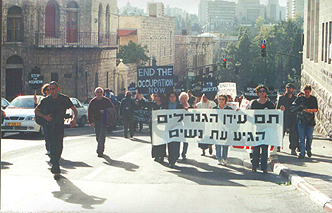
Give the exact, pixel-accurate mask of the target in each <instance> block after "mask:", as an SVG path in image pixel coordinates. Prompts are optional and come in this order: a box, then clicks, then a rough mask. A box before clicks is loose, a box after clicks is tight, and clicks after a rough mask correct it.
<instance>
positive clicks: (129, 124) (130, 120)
mask: <svg viewBox="0 0 332 213" xmlns="http://www.w3.org/2000/svg"><path fill="white" fill-rule="evenodd" d="M128 128H129V133H130V136H131V137H133V136H134V130H135V127H134V116H133V115H123V129H124V136H125V137H128Z"/></svg>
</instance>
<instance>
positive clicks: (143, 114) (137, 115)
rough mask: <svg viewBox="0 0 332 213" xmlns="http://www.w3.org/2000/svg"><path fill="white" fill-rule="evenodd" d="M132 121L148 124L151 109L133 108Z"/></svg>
mask: <svg viewBox="0 0 332 213" xmlns="http://www.w3.org/2000/svg"><path fill="white" fill-rule="evenodd" d="M134 121H138V122H142V123H145V124H149V123H150V122H151V110H149V109H138V110H134Z"/></svg>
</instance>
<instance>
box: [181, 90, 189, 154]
mask: <svg viewBox="0 0 332 213" xmlns="http://www.w3.org/2000/svg"><path fill="white" fill-rule="evenodd" d="M188 100H189V95H188V93H186V92H181V94H180V95H179V101H180V104H179V108H178V109H185V110H188V109H190V108H192V106H190V104H189V103H188ZM187 150H188V143H186V142H183V150H182V153H181V156H182V159H183V160H186V159H187Z"/></svg>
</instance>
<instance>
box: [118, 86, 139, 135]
mask: <svg viewBox="0 0 332 213" xmlns="http://www.w3.org/2000/svg"><path fill="white" fill-rule="evenodd" d="M137 108H138V106H137V105H136V103H135V100H134V99H132V93H131V92H130V91H127V92H126V97H125V98H124V99H122V101H121V104H120V116H121V118H122V119H123V129H124V137H125V138H128V128H129V134H130V137H131V138H132V137H134V130H135V127H134V110H135V109H137Z"/></svg>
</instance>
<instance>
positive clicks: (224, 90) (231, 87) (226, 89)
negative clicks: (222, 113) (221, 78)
mask: <svg viewBox="0 0 332 213" xmlns="http://www.w3.org/2000/svg"><path fill="white" fill-rule="evenodd" d="M218 88H219V92H218V94H226V95H230V96H232V98H233V99H235V97H236V96H237V92H236V83H232V82H224V83H219V86H218Z"/></svg>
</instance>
